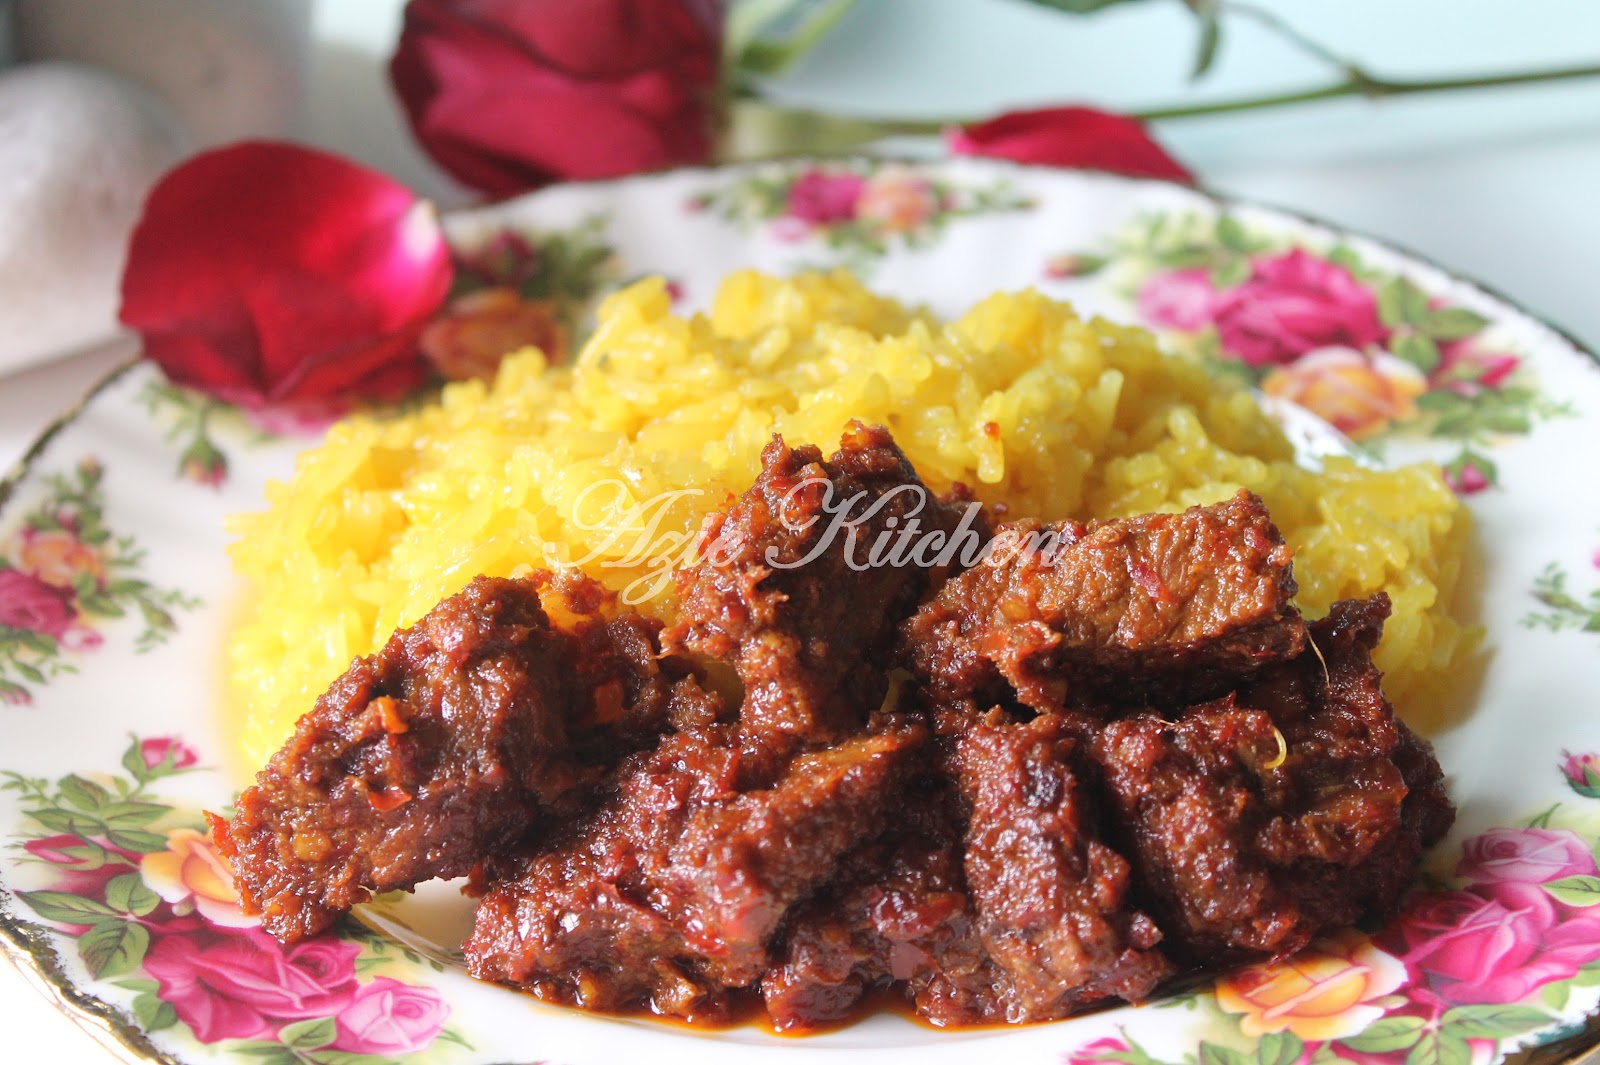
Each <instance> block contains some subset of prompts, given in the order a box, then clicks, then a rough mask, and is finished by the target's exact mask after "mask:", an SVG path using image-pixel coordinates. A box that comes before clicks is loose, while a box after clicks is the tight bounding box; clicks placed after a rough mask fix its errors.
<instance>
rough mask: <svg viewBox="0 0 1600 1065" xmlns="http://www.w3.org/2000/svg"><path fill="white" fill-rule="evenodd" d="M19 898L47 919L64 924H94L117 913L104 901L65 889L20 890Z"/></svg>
mask: <svg viewBox="0 0 1600 1065" xmlns="http://www.w3.org/2000/svg"><path fill="white" fill-rule="evenodd" d="M17 898H19V899H21V900H22V901H23V902H25V903H27V904H28V908H29V909H31V910H32V911H33V912H34V913H36V914H38V915H39V916H40V917H43V918H44V919H45V920H46V921H59V922H61V923H62V924H93V923H94V922H95V920H96V919H97V918H100V917H113V916H115V915H116V911H115V910H113V909H112V908H111V907H109V906H107V905H106V904H105V903H103V902H98V901H96V900H94V899H87V898H84V897H83V896H82V895H72V894H68V893H67V892H65V891H19V892H17Z"/></svg>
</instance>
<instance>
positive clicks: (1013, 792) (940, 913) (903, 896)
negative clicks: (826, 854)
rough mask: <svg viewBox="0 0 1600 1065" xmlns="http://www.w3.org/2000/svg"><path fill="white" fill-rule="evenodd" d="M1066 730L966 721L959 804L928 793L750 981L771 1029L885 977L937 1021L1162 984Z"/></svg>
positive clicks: (1121, 864) (1036, 1008)
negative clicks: (758, 978)
mask: <svg viewBox="0 0 1600 1065" xmlns="http://www.w3.org/2000/svg"><path fill="white" fill-rule="evenodd" d="M1071 731H1072V729H1071V726H1069V724H1068V723H1067V722H1066V721H1064V720H1062V719H1061V718H1057V717H1041V718H1038V719H1037V720H1035V721H1033V722H1030V723H1027V724H1005V723H1000V722H999V721H998V720H993V721H991V722H988V723H983V724H979V725H975V726H972V727H970V728H969V729H968V730H967V731H966V733H965V734H964V735H963V736H962V737H961V738H960V739H959V741H957V742H956V744H955V756H954V757H953V758H952V759H950V766H949V768H950V769H951V770H952V773H953V777H954V781H955V782H956V784H957V785H958V787H959V792H958V794H950V793H949V791H948V790H944V791H941V790H940V789H939V788H937V787H936V786H926V787H925V788H924V789H923V792H922V794H921V796H920V797H919V799H918V801H917V802H916V804H915V808H914V809H908V811H907V814H906V817H905V818H904V819H903V820H902V822H901V823H900V824H897V825H896V827H895V828H894V829H892V830H891V831H890V832H889V834H888V835H886V836H884V837H881V838H879V839H877V840H874V841H872V842H871V843H869V844H866V845H865V846H863V847H862V848H860V849H859V850H858V851H857V852H856V853H854V854H852V855H851V856H850V859H849V861H848V862H846V863H845V866H844V868H843V869H842V871H841V874H840V877H839V878H838V880H837V881H836V882H835V884H834V885H832V886H831V887H830V889H829V890H827V891H825V892H823V893H822V894H820V895H818V896H817V897H816V898H815V899H813V900H811V901H810V902H808V903H806V904H805V906H803V907H802V908H800V909H799V910H798V911H797V912H796V914H795V916H794V917H793V919H792V920H791V921H790V924H789V930H788V934H787V936H786V938H785V940H784V946H783V951H782V953H781V956H780V958H779V961H778V964H776V965H774V967H773V968H772V969H771V970H769V971H768V973H767V974H766V976H765V977H764V978H763V979H762V984H761V987H762V994H763V997H764V998H765V1000H766V1004H767V1009H768V1012H769V1013H770V1014H771V1015H772V1018H773V1023H774V1024H775V1025H777V1026H778V1027H779V1028H780V1029H789V1028H804V1027H812V1026H816V1025H818V1024H823V1023H827V1022H829V1021H833V1020H837V1019H839V1018H841V1017H843V1016H845V1015H846V1014H847V1013H848V1012H849V1010H850V1009H851V1008H852V1007H853V1006H854V1005H855V1003H856V1002H857V1001H858V1000H859V999H860V997H861V995H862V994H863V993H864V992H865V991H866V990H867V989H869V988H872V987H874V986H881V985H884V984H888V983H891V982H894V981H901V982H903V983H904V985H905V987H906V989H907V991H908V993H909V994H910V996H911V998H912V1001H913V1002H914V1004H915V1006H916V1008H917V1011H918V1012H919V1013H921V1014H922V1015H923V1016H924V1017H925V1018H927V1019H928V1020H929V1021H931V1022H933V1023H935V1024H938V1025H963V1024H983V1023H997V1022H1003V1021H1010V1022H1021V1021H1040V1020H1051V1019H1055V1018H1059V1017H1065V1016H1068V1015H1069V1014H1072V1013H1074V1012H1077V1011H1078V1010H1081V1009H1083V1008H1085V1007H1087V1006H1089V1005H1091V1004H1093V1003H1095V1002H1097V1001H1100V1000H1103V999H1106V998H1109V997H1121V998H1124V999H1127V1000H1129V1001H1139V1000H1141V999H1143V998H1144V997H1145V996H1146V995H1148V994H1149V993H1150V992H1151V990H1153V989H1154V987H1155V986H1156V984H1158V983H1159V982H1160V981H1161V980H1163V979H1164V978H1166V977H1167V976H1169V975H1170V974H1171V973H1172V972H1173V967H1172V964H1171V963H1170V962H1169V961H1167V959H1166V958H1165V957H1164V956H1163V955H1162V954H1161V953H1160V952H1159V951H1158V950H1157V949H1156V943H1157V941H1158V940H1159V939H1160V938H1161V934H1160V932H1159V931H1158V930H1157V928H1156V927H1155V924H1154V922H1152V921H1151V920H1150V919H1149V918H1148V917H1146V916H1145V915H1144V914H1142V913H1140V912H1139V911H1138V910H1137V909H1135V908H1134V907H1133V905H1132V904H1131V902H1130V900H1129V897H1128V895H1129V889H1130V886H1131V879H1132V878H1131V874H1130V870H1129V867H1128V863H1127V862H1126V861H1124V860H1123V859H1122V858H1121V857H1120V856H1119V855H1117V854H1116V853H1115V852H1114V851H1112V850H1111V849H1110V848H1109V847H1107V846H1106V845H1105V844H1104V843H1102V842H1100V840H1099V839H1098V838H1097V831H1096V828H1095V811H1094V810H1093V809H1091V802H1090V800H1089V794H1088V790H1087V789H1086V787H1085V785H1084V784H1083V783H1082V782H1081V780H1080V774H1079V766H1078V764H1077V763H1078V759H1079V752H1078V749H1077V741H1076V740H1074V739H1073V738H1072V736H1071Z"/></svg>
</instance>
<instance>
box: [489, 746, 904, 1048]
mask: <svg viewBox="0 0 1600 1065" xmlns="http://www.w3.org/2000/svg"><path fill="white" fill-rule="evenodd" d="M924 738H925V737H924V732H923V730H922V729H921V728H920V727H917V726H912V725H902V724H894V725H890V726H888V727H886V728H885V729H883V730H882V731H879V732H875V733H870V734H867V735H863V736H861V737H858V738H856V739H852V740H848V741H846V742H843V743H841V744H839V745H838V746H836V747H833V748H830V749H828V750H824V751H818V752H815V753H811V754H802V755H800V756H799V757H797V758H795V759H794V760H793V762H792V763H791V764H790V765H789V767H788V769H787V770H786V772H785V773H784V774H783V776H782V778H781V779H779V780H778V781H777V783H776V784H774V785H773V786H772V787H770V788H763V789H759V790H753V791H746V790H740V788H739V765H738V763H739V761H740V758H741V757H742V756H741V754H740V753H739V749H738V747H737V745H736V742H735V737H734V735H733V734H732V730H729V729H715V730H710V731H708V732H706V733H703V734H699V735H695V734H687V733H685V734H680V735H676V736H671V737H668V738H667V739H665V740H664V741H663V743H662V745H661V747H660V748H659V749H658V750H656V751H654V752H652V753H650V754H648V755H639V756H635V758H634V759H632V760H631V761H630V762H629V763H628V764H626V766H625V768H624V770H623V771H622V772H621V773H620V774H619V779H618V782H617V785H616V795H615V797H614V798H613V799H612V800H611V801H609V802H607V803H606V804H605V805H603V806H602V807H601V808H600V809H599V811H598V812H597V813H596V814H595V815H594V817H593V818H592V819H590V820H589V821H588V823H586V824H585V825H583V826H582V827H581V828H580V829H579V830H578V831H576V832H575V833H574V835H573V837H572V838H571V839H570V840H568V841H567V842H566V843H565V844H564V845H561V846H558V847H555V848H553V849H549V850H546V851H544V852H543V853H540V854H538V855H537V856H535V857H534V858H532V859H531V861H530V862H529V864H528V867H527V869H526V871H525V872H524V873H523V874H522V875H521V876H519V877H517V878H516V879H514V880H510V881H506V882H502V883H500V884H497V885H496V886H494V887H493V888H491V889H490V890H489V891H488V893H487V894H486V895H485V896H484V898H483V900H482V902H481V903H480V905H479V908H478V914H477V918H476V923H475V927H474V930H473V933H472V936H471V938H470V939H469V940H468V941H467V944H466V948H465V949H466V953H467V959H468V965H469V968H470V969H471V971H472V973H473V975H475V976H478V977H480V978H483V979H489V980H497V981H500V982H503V983H510V984H515V985H518V986H522V987H525V988H528V989H529V990H532V991H533V992H534V993H535V994H538V995H540V996H541V997H545V998H548V999H551V1000H553V1001H558V1002H568V1003H575V1004H579V1005H584V1006H589V1007H591V1008H605V1009H618V1008H623V1007H627V1006H634V1005H640V1004H648V1005H649V1006H650V1007H651V1008H652V1009H654V1010H655V1011H657V1012H659V1013H664V1014H670V1015H675V1016H687V1017H703V1016H714V1015H716V1013H717V1012H718V1011H719V1010H720V1009H721V1008H722V1005H723V1000H724V992H725V991H726V990H727V989H729V988H735V987H746V986H749V985H750V984H752V983H754V982H755V981H756V979H757V978H759V977H760V975H761V973H762V971H763V970H764V969H765V968H766V967H767V965H768V963H769V961H770V957H769V953H768V948H769V946H770V944H771V942H772V940H773V938H774V935H775V933H776V932H777V930H778V928H779V925H780V922H782V920H783V918H784V916H785V914H786V913H787V912H788V911H789V909H790V908H791V907H792V906H793V905H794V904H795V903H796V902H798V901H799V900H800V899H802V898H804V897H806V896H807V895H809V894H811V893H812V892H813V891H815V890H816V889H817V888H818V887H819V886H820V885H822V884H823V883H824V882H826V881H827V880H828V879H829V878H830V877H831V876H832V875H833V873H834V870H835V869H836V868H837V866H838V863H839V860H840V859H841V858H842V857H843V856H844V855H845V854H846V853H847V852H849V851H850V850H851V849H852V848H854V847H855V846H857V845H858V844H859V843H861V842H862V840H864V839H866V838H868V837H871V836H874V835H877V834H879V833H881V832H882V831H883V828H884V825H885V823H886V822H887V820H888V819H889V817H890V816H891V815H892V812H893V811H894V810H895V809H896V807H897V798H896V797H897V795H898V794H899V793H900V790H901V785H902V783H903V782H904V780H905V779H906V777H907V775H908V774H909V772H910V771H911V768H912V766H913V765H914V763H915V762H916V760H917V759H918V757H919V753H918V752H919V750H920V748H921V747H922V746H923V742H924Z"/></svg>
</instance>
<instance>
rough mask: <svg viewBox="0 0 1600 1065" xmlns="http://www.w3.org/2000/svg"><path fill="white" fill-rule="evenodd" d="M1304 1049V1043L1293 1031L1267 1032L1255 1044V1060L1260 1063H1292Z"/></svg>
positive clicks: (1285, 1064) (1281, 1064)
mask: <svg viewBox="0 0 1600 1065" xmlns="http://www.w3.org/2000/svg"><path fill="white" fill-rule="evenodd" d="M1305 1049H1306V1045H1305V1043H1303V1042H1301V1041H1300V1037H1299V1036H1297V1035H1295V1034H1294V1033H1293V1032H1268V1033H1267V1034H1266V1035H1264V1036H1262V1037H1261V1042H1259V1043H1257V1044H1256V1061H1258V1062H1260V1065H1294V1063H1295V1062H1297V1061H1299V1060H1300V1055H1301V1054H1303V1053H1305Z"/></svg>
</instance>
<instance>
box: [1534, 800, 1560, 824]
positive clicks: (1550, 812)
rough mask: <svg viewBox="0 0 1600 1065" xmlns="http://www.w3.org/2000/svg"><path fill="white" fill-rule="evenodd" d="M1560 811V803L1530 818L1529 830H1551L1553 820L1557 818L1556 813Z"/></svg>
mask: <svg viewBox="0 0 1600 1065" xmlns="http://www.w3.org/2000/svg"><path fill="white" fill-rule="evenodd" d="M1559 809H1561V803H1559V802H1553V803H1551V804H1550V805H1549V806H1548V807H1546V808H1545V809H1543V810H1541V811H1539V812H1538V813H1536V814H1534V815H1533V816H1532V817H1530V818H1528V827H1529V828H1549V827H1550V820H1551V818H1553V817H1555V815H1556V811H1557V810H1559Z"/></svg>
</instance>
